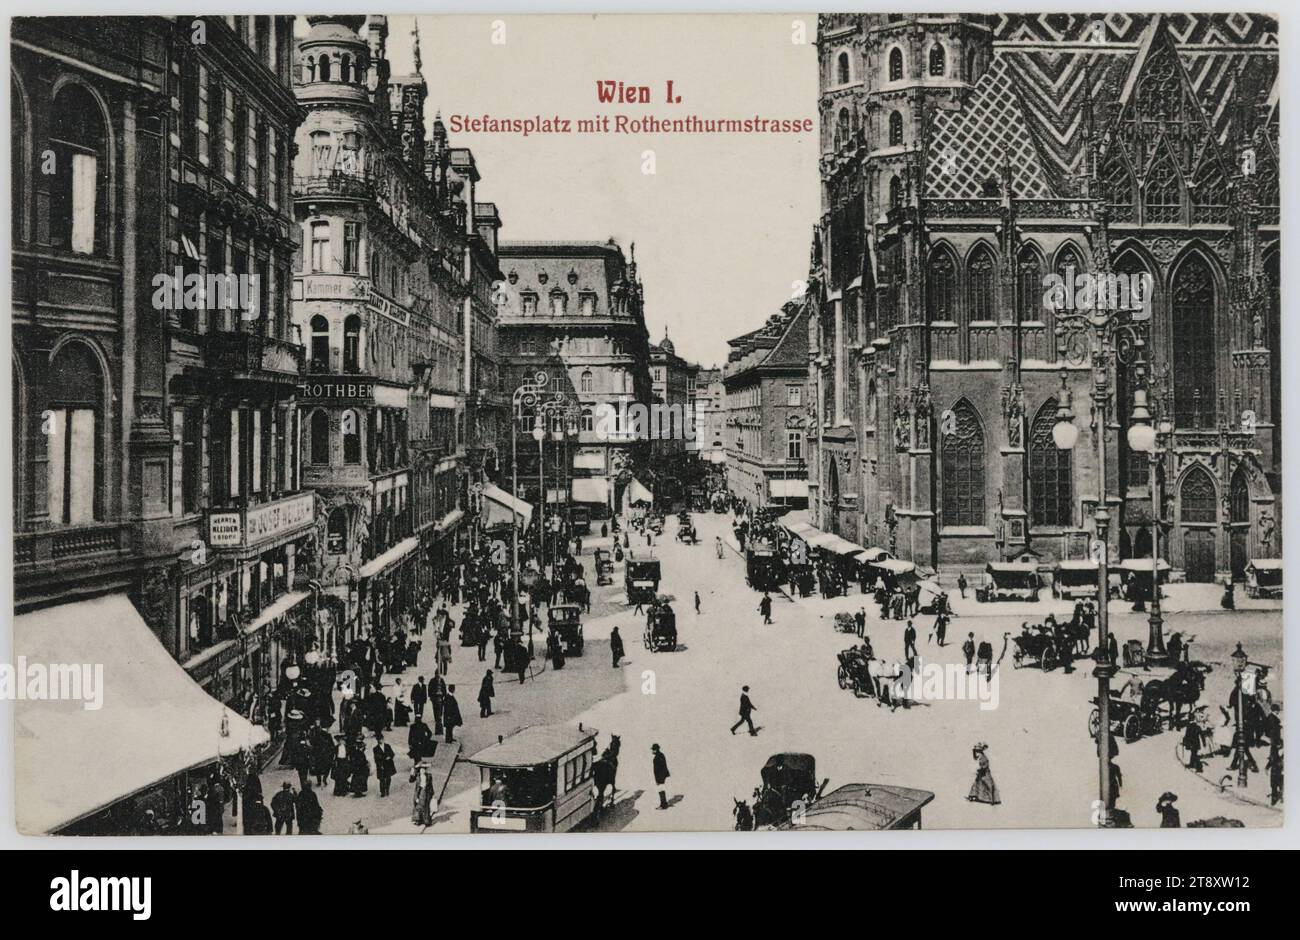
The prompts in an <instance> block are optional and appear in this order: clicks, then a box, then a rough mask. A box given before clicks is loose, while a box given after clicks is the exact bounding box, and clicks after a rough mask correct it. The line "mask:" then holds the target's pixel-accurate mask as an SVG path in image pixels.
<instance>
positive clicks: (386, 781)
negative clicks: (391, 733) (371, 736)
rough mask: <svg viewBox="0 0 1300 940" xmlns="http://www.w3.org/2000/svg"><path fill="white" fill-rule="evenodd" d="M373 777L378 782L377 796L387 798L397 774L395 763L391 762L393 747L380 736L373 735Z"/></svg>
mask: <svg viewBox="0 0 1300 940" xmlns="http://www.w3.org/2000/svg"><path fill="white" fill-rule="evenodd" d="M372 753H373V754H374V756H375V777H376V778H378V780H379V795H380V796H388V788H389V786H391V785H392V781H393V776H394V775H395V774H396V773H397V763H396V761H394V760H393V747H392V745H391V744H389V743H388V742H387V741H385V740H384V736H383V735H382V734H377V735H375V748H374V751H373V752H372Z"/></svg>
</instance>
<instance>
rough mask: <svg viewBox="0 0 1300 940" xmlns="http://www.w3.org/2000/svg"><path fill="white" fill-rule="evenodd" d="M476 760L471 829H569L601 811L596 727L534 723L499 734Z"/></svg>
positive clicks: (490, 830)
mask: <svg viewBox="0 0 1300 940" xmlns="http://www.w3.org/2000/svg"><path fill="white" fill-rule="evenodd" d="M470 763H472V764H474V765H475V766H476V767H478V769H479V805H478V806H476V807H474V808H473V809H471V810H470V814H469V831H470V832H567V831H568V830H570V829H573V828H574V827H575V826H578V825H580V824H581V823H583V822H584V821H585V820H586V819H587V818H588V817H590V816H591V815H592V814H593V813H594V812H595V811H596V796H595V794H594V793H593V790H592V783H593V777H594V776H595V771H596V767H595V765H596V763H597V761H596V732H595V731H594V730H592V729H584V728H583V727H582V726H581V725H579V726H578V727H577V728H571V727H569V726H568V725H534V726H532V727H528V728H524V729H523V730H521V731H516V732H515V733H514V734H512V735H510V736H509V737H506V738H498V740H497V743H496V744H493V745H491V746H489V747H486V748H484V749H483V750H481V751H479V752H478V753H477V754H475V755H474V756H473V757H471V758H470Z"/></svg>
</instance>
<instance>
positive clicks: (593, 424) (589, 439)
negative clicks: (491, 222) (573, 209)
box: [497, 239, 653, 517]
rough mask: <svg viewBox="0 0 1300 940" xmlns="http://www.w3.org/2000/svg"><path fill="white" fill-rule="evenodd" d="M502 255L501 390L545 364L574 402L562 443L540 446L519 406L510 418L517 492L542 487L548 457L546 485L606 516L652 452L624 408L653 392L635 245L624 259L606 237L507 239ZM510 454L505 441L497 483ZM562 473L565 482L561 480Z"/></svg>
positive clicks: (554, 383) (529, 494)
mask: <svg viewBox="0 0 1300 940" xmlns="http://www.w3.org/2000/svg"><path fill="white" fill-rule="evenodd" d="M499 258H500V265H501V268H502V269H503V270H504V271H505V281H504V282H503V283H502V284H500V285H499V287H500V293H499V296H498V300H499V301H500V304H499V306H498V320H497V324H498V335H497V343H498V346H497V349H498V358H499V361H500V364H501V386H500V394H501V396H502V397H503V398H504V399H506V400H510V399H512V398H513V396H514V394H515V390H516V389H518V388H520V387H521V386H523V385H525V384H530V383H535V382H536V380H537V377H538V376H540V375H542V374H543V373H544V374H545V382H546V384H547V386H548V387H549V388H550V389H551V393H552V394H559V395H562V396H564V397H566V398H568V399H571V400H573V401H575V402H576V403H577V404H578V413H577V415H576V426H575V427H573V428H565V429H564V430H563V432H562V433H563V434H564V440H563V442H562V444H563V446H562V447H553V446H545V447H544V448H539V446H538V444H537V443H536V442H535V441H534V438H533V436H532V430H533V429H532V425H531V418H530V417H529V415H528V413H525V415H524V419H523V421H522V423H521V424H520V426H518V427H517V428H516V433H517V435H518V437H517V446H516V454H517V460H518V478H519V484H520V496H521V497H523V498H525V499H528V500H529V501H533V500H536V499H537V498H538V496H539V495H540V492H541V488H540V486H539V483H538V480H539V472H538V471H539V468H540V463H539V461H540V460H542V459H543V458H544V459H545V460H546V470H545V479H546V480H547V481H551V482H548V483H547V487H546V488H547V489H548V490H551V489H554V490H556V492H555V493H552V494H550V495H552V496H556V497H558V498H559V499H560V500H561V501H563V500H564V499H567V497H568V495H569V494H570V493H571V495H572V499H573V501H574V503H583V504H586V505H588V506H589V507H590V508H591V510H592V513H593V515H594V516H596V517H604V516H608V515H609V514H610V513H612V512H615V511H617V510H618V508H619V507H621V506H622V504H623V494H624V491H625V490H627V489H628V487H629V486H630V484H631V482H632V480H633V478H634V476H635V474H636V473H637V472H638V471H639V470H640V469H641V468H642V467H643V466H644V465H645V463H646V460H647V458H648V456H649V441H648V438H647V436H646V435H645V434H643V433H638V430H637V428H636V427H635V426H634V420H635V411H634V410H630V409H631V408H632V406H638V405H639V406H641V407H645V406H648V405H649V404H651V402H652V400H653V399H652V391H651V386H650V372H649V355H650V353H649V347H650V342H649V336H648V334H647V332H646V326H645V314H644V310H643V307H642V287H641V282H640V280H639V279H638V277H637V272H636V258H635V255H633V256H632V258H631V260H628V259H627V258H626V257H625V256H624V254H623V250H622V249H621V248H620V247H619V246H618V244H617V243H615V242H614V241H613V240H612V239H611V240H610V241H608V242H503V243H502V244H501V246H500V252H499ZM523 425H528V426H526V427H525V426H523ZM551 443H554V442H553V441H552V442H551ZM506 446H507V447H508V446H509V445H508V442H507V445H506ZM539 449H541V450H543V454H542V456H541V457H539V455H538V451H539ZM547 451H549V453H547ZM566 453H567V456H566ZM509 459H510V455H509V454H508V453H506V452H505V449H504V448H503V449H502V453H501V464H502V480H503V485H504V483H506V482H509V481H510V477H511V474H510V469H511V468H510V465H509ZM562 480H570V481H571V484H570V485H568V486H564V485H561V486H558V487H557V486H556V485H555V482H556V481H562ZM548 501H549V500H548Z"/></svg>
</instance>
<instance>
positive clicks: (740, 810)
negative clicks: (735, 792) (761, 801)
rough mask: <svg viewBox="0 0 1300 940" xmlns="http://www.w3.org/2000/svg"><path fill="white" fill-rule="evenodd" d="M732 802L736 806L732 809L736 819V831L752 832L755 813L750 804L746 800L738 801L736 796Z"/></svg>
mask: <svg viewBox="0 0 1300 940" xmlns="http://www.w3.org/2000/svg"><path fill="white" fill-rule="evenodd" d="M731 802H732V803H734V804H735V806H733V807H732V808H731V815H733V816H735V817H736V831H737V832H750V831H752V830H753V828H754V813H753V811H752V810H751V809H750V808H749V804H748V803H746V802H745V801H744V800H738V799H736V798H735V797H734V796H733V797H732V798H731Z"/></svg>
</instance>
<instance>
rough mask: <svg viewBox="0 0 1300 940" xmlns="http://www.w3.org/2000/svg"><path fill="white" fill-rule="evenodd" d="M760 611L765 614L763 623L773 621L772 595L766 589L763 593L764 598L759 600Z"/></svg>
mask: <svg viewBox="0 0 1300 940" xmlns="http://www.w3.org/2000/svg"><path fill="white" fill-rule="evenodd" d="M758 612H759V613H760V614H762V615H763V623H771V622H772V596H771V595H770V594H768V593H767V592H766V591H765V592H764V593H763V599H762V600H761V601H759V602H758Z"/></svg>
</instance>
